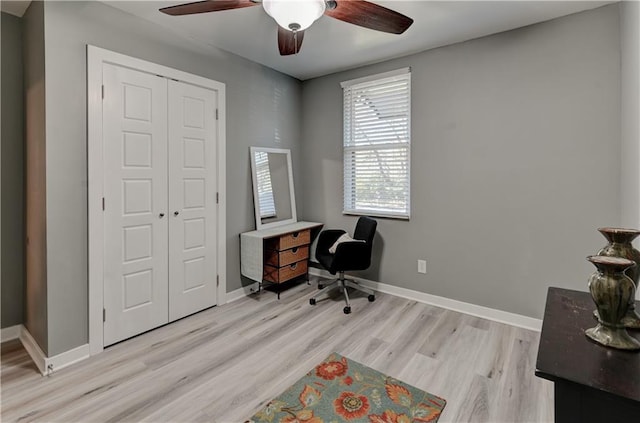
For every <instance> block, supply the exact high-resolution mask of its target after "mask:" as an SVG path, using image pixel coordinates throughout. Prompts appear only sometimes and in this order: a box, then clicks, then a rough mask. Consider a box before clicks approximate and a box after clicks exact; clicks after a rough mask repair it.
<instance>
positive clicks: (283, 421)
mask: <svg viewBox="0 0 640 423" xmlns="http://www.w3.org/2000/svg"><path fill="white" fill-rule="evenodd" d="M445 404H446V401H445V400H444V399H443V398H439V397H437V396H435V395H431V394H429V393H428V392H425V391H422V390H420V389H418V388H414V387H413V386H410V385H407V384H406V383H403V382H400V381H399V380H396V379H393V378H391V377H389V376H386V375H384V374H382V373H380V372H378V371H375V370H373V369H371V368H369V367H367V366H364V365H362V364H360V363H358V362H355V361H353V360H350V359H348V358H346V357H343V356H341V355H339V354H337V353H333V354H331V355H330V356H329V357H327V358H326V359H325V360H324V361H323V362H322V363H320V364H318V365H317V366H316V367H315V368H314V369H313V370H312V371H310V372H309V373H307V375H306V376H304V377H303V378H302V379H300V380H298V381H297V382H296V383H295V384H293V386H291V387H290V388H289V389H287V390H286V391H285V392H284V393H283V394H282V395H280V396H279V397H277V398H275V399H274V400H272V401H270V402H269V403H268V404H267V405H266V406H265V407H264V408H263V409H262V410H260V411H259V412H258V413H256V415H255V416H253V417H252V418H251V419H250V420H247V421H246V422H245V423H264V422H268V423H339V422H349V423H365V422H366V423H412V422H417V423H423V422H436V421H438V418H439V417H440V414H441V413H442V410H443V409H444V406H445Z"/></svg>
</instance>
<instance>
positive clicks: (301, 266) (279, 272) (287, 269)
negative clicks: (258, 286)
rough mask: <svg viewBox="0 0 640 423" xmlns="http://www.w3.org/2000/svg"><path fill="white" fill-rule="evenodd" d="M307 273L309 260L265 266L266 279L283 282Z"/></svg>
mask: <svg viewBox="0 0 640 423" xmlns="http://www.w3.org/2000/svg"><path fill="white" fill-rule="evenodd" d="M306 274H307V260H306V259H305V260H302V261H298V262H296V263H293V264H290V265H288V266H284V267H273V266H269V265H267V266H264V276H263V278H264V280H266V281H268V282H273V283H281V282H286V281H288V280H291V279H293V278H297V277H298V276H302V275H306Z"/></svg>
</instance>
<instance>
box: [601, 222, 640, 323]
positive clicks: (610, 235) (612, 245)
mask: <svg viewBox="0 0 640 423" xmlns="http://www.w3.org/2000/svg"><path fill="white" fill-rule="evenodd" d="M598 231H599V232H600V233H601V234H602V235H604V237H605V238H607V241H609V244H608V245H607V246H606V247H604V248H603V249H601V250H600V251H599V252H598V255H599V256H608V257H622V258H626V259H628V260H631V261H633V262H634V263H635V264H636V265H635V266H633V267H630V268H628V269H627V270H626V271H625V274H626V275H627V276H629V277H630V278H631V280H632V281H633V286H634V292H633V295H632V296H631V298H630V299H629V307H628V308H627V312H626V313H625V316H624V317H623V318H622V324H623V325H624V326H625V327H626V328H628V329H640V315H638V313H637V312H636V301H635V299H636V293H635V291H636V290H637V289H638V278H639V277H640V251H638V250H636V249H635V248H633V245H632V244H631V242H632V241H633V240H634V239H635V238H636V237H637V236H638V235H640V230H637V229H623V228H598Z"/></svg>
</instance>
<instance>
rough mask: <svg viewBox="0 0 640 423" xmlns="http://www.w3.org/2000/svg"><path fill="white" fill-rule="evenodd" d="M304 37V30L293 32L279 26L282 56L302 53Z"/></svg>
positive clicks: (279, 44)
mask: <svg viewBox="0 0 640 423" xmlns="http://www.w3.org/2000/svg"><path fill="white" fill-rule="evenodd" d="M303 39H304V30H303V31H296V32H292V31H289V30H286V29H284V28H283V27H281V26H278V48H279V49H280V56H288V55H290V54H298V53H300V47H302V40H303Z"/></svg>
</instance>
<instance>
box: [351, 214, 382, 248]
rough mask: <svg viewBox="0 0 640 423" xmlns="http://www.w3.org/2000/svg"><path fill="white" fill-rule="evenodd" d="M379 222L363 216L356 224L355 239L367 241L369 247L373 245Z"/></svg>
mask: <svg viewBox="0 0 640 423" xmlns="http://www.w3.org/2000/svg"><path fill="white" fill-rule="evenodd" d="M377 227H378V222H376V221H375V220H374V219H372V218H370V217H367V216H362V217H360V219H358V223H356V230H355V231H354V233H353V238H354V239H360V240H363V241H365V242H366V243H367V244H368V245H369V246H372V245H373V238H374V237H375V236H376V228H377Z"/></svg>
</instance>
